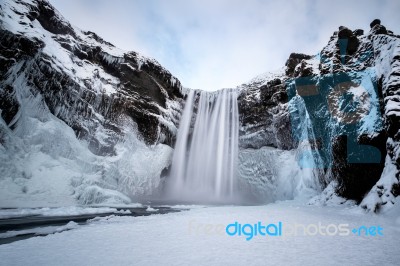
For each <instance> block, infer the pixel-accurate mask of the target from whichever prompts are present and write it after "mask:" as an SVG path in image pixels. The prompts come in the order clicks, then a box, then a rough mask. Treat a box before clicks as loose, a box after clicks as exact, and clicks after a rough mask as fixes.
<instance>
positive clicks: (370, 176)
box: [0, 0, 400, 212]
mask: <svg viewBox="0 0 400 266" xmlns="http://www.w3.org/2000/svg"><path fill="white" fill-rule="evenodd" d="M0 15H1V24H0V31H1V37H0V45H1V50H0V61H1V67H0V85H1V91H0V104H1V105H0V106H1V107H0V109H1V118H0V159H1V162H0V169H1V172H2V175H1V177H0V191H1V193H0V202H1V205H2V207H21V206H27V207H35V206H48V205H54V206H59V205H74V204H83V205H92V204H100V205H101V204H103V205H106V204H129V203H132V202H137V201H141V200H147V199H151V198H152V197H156V198H160V197H161V196H160V195H162V196H165V197H166V199H172V200H175V201H177V200H178V201H179V200H182V201H185V202H187V201H192V202H198V203H207V202H208V203H210V202H214V203H215V202H219V203H221V202H235V203H238V204H243V203H248V202H251V203H257V204H260V203H262V204H264V203H270V202H274V201H276V200H287V199H294V198H297V197H300V198H302V197H306V198H307V200H310V199H311V198H312V200H311V202H312V203H313V204H321V205H326V204H330V203H337V204H347V203H349V202H353V203H354V204H358V205H359V206H361V207H362V208H364V209H366V210H369V211H373V212H379V211H382V210H385V209H390V208H391V207H392V206H394V205H395V203H396V201H397V198H398V196H399V194H400V185H399V184H400V183H399V173H400V172H399V169H400V168H399V167H400V166H399V160H400V159H399V154H400V153H399V152H398V150H399V147H400V146H399V145H400V144H399V143H400V142H399V139H398V137H399V134H398V131H399V128H400V125H399V123H400V119H399V116H400V100H399V99H400V98H399V95H398V94H399V88H400V87H399V86H400V78H399V71H400V57H399V53H400V37H399V36H398V35H396V34H395V33H393V32H391V31H390V30H387V29H386V28H385V27H384V26H383V25H381V23H380V21H379V22H375V23H373V24H371V27H370V30H369V32H367V33H365V34H364V32H363V30H360V29H356V30H354V31H353V30H350V29H348V28H347V27H344V26H341V27H339V29H338V30H337V31H336V32H334V33H333V34H332V36H331V38H330V40H329V41H328V43H327V45H326V46H325V47H324V48H323V49H322V50H321V51H320V52H319V53H318V54H317V55H305V54H299V53H292V54H291V55H290V57H289V58H288V60H287V62H286V65H285V66H284V67H283V68H282V69H281V70H279V71H277V72H274V73H265V74H262V75H259V76H257V77H256V78H254V79H252V80H251V81H249V82H247V83H244V84H242V85H239V86H238V87H237V88H231V89H223V90H220V91H217V92H205V91H198V90H191V89H189V88H185V87H183V86H182V85H181V83H180V82H179V80H178V79H177V78H176V77H174V76H173V75H172V74H171V73H170V72H169V71H168V70H166V69H165V68H163V67H162V66H161V65H160V64H159V63H158V62H157V61H156V60H154V59H150V58H146V57H144V56H142V55H140V54H138V53H136V52H127V51H122V50H120V49H118V48H116V47H115V46H114V45H112V44H111V43H109V42H107V41H105V40H103V39H102V38H101V37H99V36H98V35H97V34H96V33H93V32H90V31H83V30H80V29H78V28H76V27H74V26H72V25H71V24H70V23H69V22H68V21H67V20H66V19H64V18H63V17H62V15H61V14H59V13H58V12H57V10H55V9H54V7H52V6H51V4H50V3H48V2H47V1H42V0H37V1H36V0H32V1H28V0H27V1H12V0H6V1H3V3H2V4H1V9H0Z"/></svg>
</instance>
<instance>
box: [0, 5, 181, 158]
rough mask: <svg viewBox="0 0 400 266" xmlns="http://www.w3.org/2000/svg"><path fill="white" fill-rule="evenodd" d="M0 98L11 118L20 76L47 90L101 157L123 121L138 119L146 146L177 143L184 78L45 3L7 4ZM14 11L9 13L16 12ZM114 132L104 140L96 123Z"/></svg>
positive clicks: (53, 105)
mask: <svg viewBox="0 0 400 266" xmlns="http://www.w3.org/2000/svg"><path fill="white" fill-rule="evenodd" d="M1 13H2V24H1V40H0V42H1V46H2V49H1V60H2V64H1V65H2V69H1V76H0V78H1V81H2V85H3V86H4V87H5V88H6V89H5V90H4V91H2V95H1V96H0V97H1V98H0V101H1V102H2V106H9V108H2V109H4V110H7V112H6V111H4V112H3V114H2V116H3V118H4V119H5V121H6V123H7V124H8V123H10V122H11V120H12V119H13V118H14V117H15V114H16V113H17V112H18V110H19V109H20V106H19V105H18V100H17V95H16V88H15V87H16V86H15V85H13V82H14V81H15V79H16V77H20V76H21V75H22V74H24V76H25V77H24V80H23V81H22V82H24V83H25V84H26V85H28V86H29V90H30V91H31V92H32V93H34V94H37V93H39V94H40V95H42V97H43V100H44V101H45V103H46V105H47V107H48V108H49V109H50V111H51V112H52V113H53V114H54V115H55V116H57V117H58V118H60V119H61V120H63V121H64V122H65V123H67V124H68V125H69V126H70V127H72V128H73V129H74V131H75V133H76V135H77V136H78V137H79V138H80V139H85V140H87V141H88V142H89V143H90V148H91V150H92V151H93V152H94V153H96V154H99V155H104V154H113V153H114V152H115V151H114V148H113V146H114V145H115V143H116V141H117V140H118V136H120V135H121V132H120V129H118V127H119V125H120V122H119V120H121V119H125V118H130V119H132V120H133V121H134V122H136V124H137V126H138V130H139V133H140V134H141V136H142V137H143V138H144V140H145V141H146V143H148V144H154V143H166V144H169V145H172V143H173V141H174V135H175V131H176V123H177V119H178V118H179V117H177V116H176V112H175V113H174V108H175V110H177V111H178V110H179V105H175V106H171V105H174V103H171V102H175V101H179V99H181V98H182V95H181V92H180V90H181V85H180V82H179V81H178V80H177V79H176V78H175V77H173V76H172V75H171V74H170V73H169V72H168V71H167V70H165V69H164V68H162V67H161V66H160V65H159V64H158V63H157V62H156V61H155V60H152V59H148V58H145V57H143V56H141V55H139V54H137V53H135V52H124V51H121V50H119V49H117V48H116V47H114V46H113V45H112V44H111V43H108V42H106V41H104V40H102V39H101V38H100V37H99V36H97V35H96V34H95V33H93V32H85V31H81V30H79V29H77V28H74V27H72V26H71V25H70V24H69V23H68V22H67V21H65V19H64V18H62V16H61V15H60V14H58V12H57V11H56V10H55V9H54V8H53V7H52V6H51V5H50V4H49V3H47V2H46V1H21V2H13V1H5V2H4V4H2V11H1ZM9 16H10V17H9ZM99 125H101V126H102V127H104V128H106V129H107V136H106V137H105V139H104V141H101V140H100V139H98V138H96V137H95V134H94V133H95V130H96V128H97V127H98V126H99Z"/></svg>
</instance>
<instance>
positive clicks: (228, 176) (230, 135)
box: [167, 89, 239, 201]
mask: <svg viewBox="0 0 400 266" xmlns="http://www.w3.org/2000/svg"><path fill="white" fill-rule="evenodd" d="M196 107H197V112H195V109H196ZM192 121H194V124H193V123H192ZM191 132H192V133H191ZM238 135H239V116H238V104H237V93H236V91H235V90H227V89H225V90H221V91H218V92H205V91H201V92H196V91H190V92H189V94H188V97H187V100H186V104H185V108H184V110H183V114H182V118H181V121H180V125H179V131H178V135H177V141H176V145H175V152H174V155H173V159H172V165H171V172H170V177H169V180H168V184H167V193H168V197H169V198H172V199H174V200H184V201H193V200H195V201H231V200H233V198H234V196H235V191H236V187H237V165H238V163H237V160H238Z"/></svg>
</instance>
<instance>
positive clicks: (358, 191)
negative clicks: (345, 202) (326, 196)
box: [332, 132, 387, 202]
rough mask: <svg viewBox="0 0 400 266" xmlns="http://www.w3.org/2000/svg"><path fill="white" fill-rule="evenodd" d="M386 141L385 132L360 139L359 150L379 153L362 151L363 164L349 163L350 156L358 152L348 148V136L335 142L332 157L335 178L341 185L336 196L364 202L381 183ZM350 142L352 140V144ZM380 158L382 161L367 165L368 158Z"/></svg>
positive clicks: (361, 161)
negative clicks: (370, 192) (369, 193)
mask: <svg viewBox="0 0 400 266" xmlns="http://www.w3.org/2000/svg"><path fill="white" fill-rule="evenodd" d="M386 140H387V136H386V135H385V132H380V133H379V134H378V135H376V136H374V137H372V138H371V137H370V136H367V135H362V136H360V138H359V140H358V144H359V145H360V146H359V147H360V149H362V147H366V146H363V145H367V146H368V147H375V148H376V149H371V148H370V149H366V151H369V152H370V153H371V154H369V153H368V152H364V151H361V150H360V151H359V152H360V154H359V156H360V157H363V156H364V158H360V163H350V162H349V161H348V160H349V159H348V152H352V153H354V152H358V151H357V150H354V147H349V144H348V143H349V142H348V141H349V140H348V136H339V137H337V138H335V139H334V140H333V147H332V156H333V165H332V175H333V177H334V178H335V179H336V180H337V181H338V187H337V190H336V192H337V194H338V195H339V196H342V197H345V198H347V199H353V200H356V201H357V202H361V200H362V199H363V198H364V196H365V194H366V193H367V192H368V191H369V190H370V189H371V188H372V186H373V185H375V184H376V182H377V181H378V180H379V178H380V176H381V174H382V170H383V167H384V165H385V157H386ZM350 141H351V140H350ZM376 155H379V157H380V160H379V161H377V162H373V163H372V162H371V163H368V162H367V161H368V159H369V157H372V156H374V157H375V156H376Z"/></svg>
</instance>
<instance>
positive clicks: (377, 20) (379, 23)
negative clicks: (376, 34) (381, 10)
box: [369, 19, 381, 29]
mask: <svg viewBox="0 0 400 266" xmlns="http://www.w3.org/2000/svg"><path fill="white" fill-rule="evenodd" d="M376 25H381V20H380V19H374V20H373V21H372V22H371V24H369V26H370V27H371V29H372V28H373V27H375V26H376Z"/></svg>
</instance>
